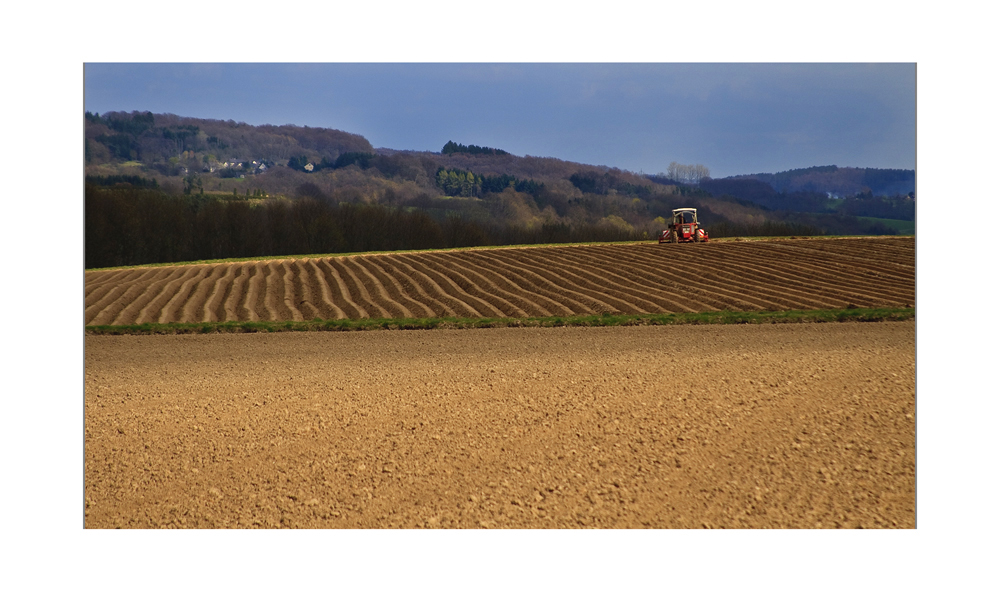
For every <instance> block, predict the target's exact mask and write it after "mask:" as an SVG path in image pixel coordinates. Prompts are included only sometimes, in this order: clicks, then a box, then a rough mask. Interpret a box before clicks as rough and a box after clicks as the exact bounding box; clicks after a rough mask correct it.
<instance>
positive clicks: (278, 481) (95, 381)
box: [84, 322, 916, 528]
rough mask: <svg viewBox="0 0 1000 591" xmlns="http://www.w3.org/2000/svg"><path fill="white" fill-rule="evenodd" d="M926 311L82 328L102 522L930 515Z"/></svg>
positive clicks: (906, 520) (774, 522) (452, 524)
mask: <svg viewBox="0 0 1000 591" xmlns="http://www.w3.org/2000/svg"><path fill="white" fill-rule="evenodd" d="M914 329H915V323H914V322H880V323H825V324H794V325H792V324H786V325H725V326H632V327H601V328H545V329H541V328H498V329H487V330H430V331H387V330H385V331H370V332H303V333H297V332H280V333H274V334H267V333H256V334H204V335H201V334H199V335H169V336H167V335H143V336H98V335H89V336H87V337H86V352H85V354H86V376H85V384H86V395H85V401H84V414H85V432H84V442H85V444H84V448H85V458H84V468H85V472H84V483H85V499H84V511H85V517H84V523H85V526H86V527H87V528H112V527H126V528H146V527H156V528H160V527H166V528H174V527H179V528H191V527H213V528H214V527H218V528H257V527H261V528H271V527H275V528H277V527H292V528H300V527H301V528H439V527H447V528H479V527H487V528H580V527H598V528H644V527H650V528H702V527H736V528H814V527H820V528H855V527H865V528H913V527H916V513H915V511H916V499H915V494H916V475H915V470H916V464H915V438H916V427H915V418H914V414H915V404H916V400H915V396H914V386H915V384H914V378H915V356H914V348H915V341H914Z"/></svg>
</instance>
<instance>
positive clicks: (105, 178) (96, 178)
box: [86, 174, 159, 189]
mask: <svg viewBox="0 0 1000 591" xmlns="http://www.w3.org/2000/svg"><path fill="white" fill-rule="evenodd" d="M86 182H87V183H88V184H91V185H97V186H102V187H111V186H114V185H134V186H136V187H146V188H149V189H156V188H157V187H158V186H159V184H158V183H157V182H156V179H149V178H146V177H141V176H138V175H134V174H112V175H90V174H88V175H87V177H86Z"/></svg>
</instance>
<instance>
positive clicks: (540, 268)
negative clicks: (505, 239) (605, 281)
mask: <svg viewBox="0 0 1000 591" xmlns="http://www.w3.org/2000/svg"><path fill="white" fill-rule="evenodd" d="M497 255H498V256H497V259H498V260H503V261H505V262H507V263H509V264H510V265H511V266H512V267H514V268H517V269H520V270H521V272H529V273H532V274H533V275H534V276H536V277H539V278H542V279H544V280H545V281H547V282H548V283H549V284H550V285H555V286H558V287H559V288H560V289H562V290H563V291H564V292H567V293H570V294H573V295H572V296H571V297H574V298H576V299H577V301H580V300H585V301H589V302H590V306H589V307H590V308H592V309H593V310H594V312H596V313H598V314H600V313H605V312H612V313H626V314H645V313H647V311H646V310H643V309H642V308H638V307H636V306H635V305H634V304H631V303H629V302H627V301H625V300H623V299H621V298H618V297H615V296H613V295H611V294H609V293H605V292H602V291H600V290H596V289H593V287H591V286H592V285H593V284H592V283H590V282H589V281H586V280H584V279H583V278H582V277H580V276H579V275H576V274H574V273H573V272H572V271H569V270H567V269H560V270H561V271H563V272H565V273H567V274H568V275H570V276H571V277H572V278H575V281H574V280H571V279H570V278H567V277H564V276H563V275H561V274H560V273H556V272H554V271H553V270H551V267H550V266H547V265H542V264H536V263H535V261H534V260H533V259H532V258H531V257H530V256H529V255H528V254H527V253H526V252H525V250H509V251H506V252H499V251H497ZM581 303H583V302H581Z"/></svg>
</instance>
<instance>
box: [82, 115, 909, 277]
mask: <svg viewBox="0 0 1000 591" xmlns="http://www.w3.org/2000/svg"><path fill="white" fill-rule="evenodd" d="M84 142H85V163H84V164H85V171H86V187H85V200H86V203H85V206H86V207H85V209H86V216H87V218H86V236H87V253H86V264H87V266H88V267H104V266H117V265H131V264H144V263H154V262H168V261H183V260H200V259H206V258H225V257H244V256H267V255H284V254H310V253H320V252H330V253H332V252H358V251H363V250H392V249H398V248H406V249H410V248H438V247H450V246H472V245H498V244H519V243H525V244H530V243H540V242H578V241H592V240H595V241H607V240H643V239H654V238H655V236H656V235H657V234H658V233H659V232H660V231H661V230H662V229H663V228H664V227H665V225H666V220H667V218H669V217H670V210H671V209H673V208H677V207H696V208H698V213H699V219H700V221H701V222H702V223H703V224H704V225H705V226H706V227H707V229H708V230H709V233H710V235H711V236H713V237H725V236H739V235H744V236H750V235H821V234H893V233H897V232H898V231H899V230H898V229H897V228H900V227H905V223H907V221H912V220H913V219H914V215H915V196H914V195H913V194H912V191H909V192H907V193H900V194H893V195H880V194H879V192H878V188H879V187H881V188H882V189H884V188H885V187H891V186H894V183H895V184H896V185H899V183H903V185H899V186H902V187H903V188H906V185H905V183H906V182H907V178H910V179H912V173H913V171H882V172H880V171H877V170H875V169H845V168H840V169H838V168H836V167H816V168H815V169H802V170H800V171H788V172H787V173H777V174H774V175H770V176H768V175H753V176H752V178H751V177H740V178H729V179H711V178H708V177H707V176H705V177H703V178H700V179H696V181H695V182H691V181H690V180H688V181H687V182H684V179H682V180H677V179H681V176H678V175H674V176H675V177H676V178H670V177H668V176H666V175H655V176H644V175H639V174H636V173H632V172H629V171H624V170H620V169H617V168H610V167H604V166H592V165H585V164H578V163H573V162H567V161H563V160H559V159H556V158H539V157H531V156H525V157H520V156H514V155H512V154H509V153H507V152H505V151H503V150H500V149H497V148H485V147H481V146H476V145H475V144H469V145H464V144H459V143H455V142H453V141H449V142H448V144H445V148H444V149H442V151H441V152H413V151H401V150H391V149H387V148H378V149H375V148H373V147H372V146H371V144H370V143H369V142H368V141H367V140H366V139H365V138H363V137H361V136H359V135H356V134H351V133H348V132H344V131H339V130H332V129H320V128H310V127H299V126H294V125H282V126H274V125H262V126H252V125H247V124H245V123H237V122H234V121H218V120H205V119H193V118H187V117H179V116H177V115H154V114H152V113H148V112H133V113H105V114H100V115H98V114H93V113H86V114H85V137H84ZM671 165H673V166H674V167H675V168H677V169H678V170H680V169H681V167H684V169H685V170H687V169H690V170H693V171H696V172H697V171H703V172H702V173H701V174H706V175H707V168H704V167H702V166H701V165H677V164H676V163H671ZM906 173H908V174H909V176H907V174H906ZM688 176H690V175H688ZM695 176H699V175H695ZM757 177H762V178H757ZM859 178H860V179H861V180H862V181H863V180H865V179H868V180H869V181H872V182H873V183H874V184H875V185H876V186H875V187H871V186H868V185H864V184H861V185H852V184H850V183H855V182H856V181H857V179H859ZM828 181H829V182H828ZM848 181H850V182H848ZM772 183H774V184H779V185H781V187H782V188H777V187H775V185H774V184H772ZM809 183H812V184H809ZM823 183H827V184H823ZM855 186H857V187H860V190H858V191H857V192H855V193H850V194H845V195H833V193H834V192H833V191H832V190H831V187H841V188H844V187H855ZM838 197H839V198H838ZM900 223H902V224H904V225H903V226H901V225H900ZM358 228H361V230H358Z"/></svg>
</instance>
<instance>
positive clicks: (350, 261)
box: [343, 256, 415, 318]
mask: <svg viewBox="0 0 1000 591" xmlns="http://www.w3.org/2000/svg"><path fill="white" fill-rule="evenodd" d="M361 258H364V257H359V256H349V257H344V260H343V262H344V265H346V266H349V267H351V270H352V271H354V275H355V276H356V277H357V278H358V279H360V280H361V281H362V282H363V283H364V285H365V288H366V289H367V290H368V294H369V295H370V296H372V297H373V298H374V299H375V301H376V302H378V304H379V306H381V307H382V309H384V310H386V311H387V312H388V313H389V316H388V318H414V317H415V316H414V312H413V311H412V310H410V309H408V308H407V307H406V306H404V305H403V303H402V302H398V301H396V300H394V299H393V298H392V296H390V295H389V292H388V291H386V289H385V286H384V285H382V282H381V281H379V279H378V277H376V276H375V275H373V274H372V272H371V271H369V270H368V267H366V266H365V265H362V264H361V261H360V260H359V259H361Z"/></svg>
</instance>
